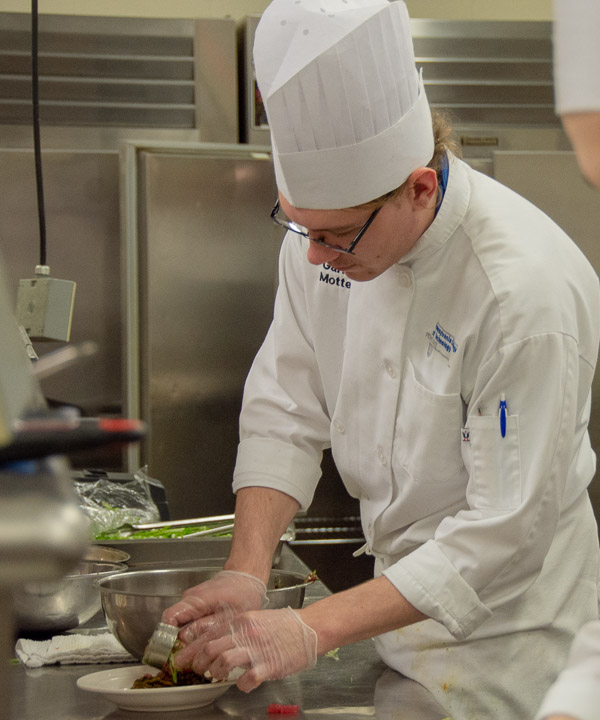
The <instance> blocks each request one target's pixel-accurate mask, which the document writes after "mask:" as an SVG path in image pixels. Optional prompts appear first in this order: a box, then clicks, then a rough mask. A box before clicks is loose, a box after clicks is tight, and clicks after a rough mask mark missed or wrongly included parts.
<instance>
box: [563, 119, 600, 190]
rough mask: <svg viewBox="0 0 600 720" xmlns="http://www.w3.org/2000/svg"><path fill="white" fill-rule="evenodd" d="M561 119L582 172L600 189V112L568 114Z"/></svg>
mask: <svg viewBox="0 0 600 720" xmlns="http://www.w3.org/2000/svg"><path fill="white" fill-rule="evenodd" d="M561 119H562V123H563V126H564V128H565V131H566V133H567V135H568V136H569V139H570V140H571V143H572V145H573V149H574V150H575V154H576V156H577V162H578V163H579V167H580V168H581V172H582V173H583V175H584V176H585V177H586V178H587V180H588V181H589V182H590V183H592V185H595V186H596V187H597V188H600V112H575V113H566V114H564V115H562V117H561Z"/></svg>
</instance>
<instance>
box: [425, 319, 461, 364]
mask: <svg viewBox="0 0 600 720" xmlns="http://www.w3.org/2000/svg"><path fill="white" fill-rule="evenodd" d="M425 337H426V338H427V340H428V341H429V346H428V347H427V357H431V356H432V355H433V353H434V352H436V353H438V354H439V355H441V356H442V357H443V358H444V359H445V360H446V361H447V362H448V364H450V358H451V357H452V355H453V354H454V353H455V352H456V351H457V350H458V345H457V344H456V341H455V339H454V335H452V333H449V332H448V331H447V330H445V329H444V328H443V327H442V326H441V325H440V324H439V322H436V324H435V327H434V328H433V330H432V331H431V332H426V333H425Z"/></svg>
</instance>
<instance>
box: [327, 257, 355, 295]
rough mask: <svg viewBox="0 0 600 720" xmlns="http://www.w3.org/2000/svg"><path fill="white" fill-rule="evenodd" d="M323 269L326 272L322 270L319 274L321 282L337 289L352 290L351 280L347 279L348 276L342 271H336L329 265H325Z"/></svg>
mask: <svg viewBox="0 0 600 720" xmlns="http://www.w3.org/2000/svg"><path fill="white" fill-rule="evenodd" d="M323 268H324V270H325V272H323V270H321V271H320V274H319V280H320V281H321V282H324V283H327V284H328V285H335V286H336V287H341V288H346V289H347V290H349V289H350V287H351V285H352V283H351V282H350V280H347V279H346V276H345V275H344V273H343V272H342V271H341V270H336V269H335V268H332V267H331V265H328V264H327V263H323ZM330 273H331V274H330Z"/></svg>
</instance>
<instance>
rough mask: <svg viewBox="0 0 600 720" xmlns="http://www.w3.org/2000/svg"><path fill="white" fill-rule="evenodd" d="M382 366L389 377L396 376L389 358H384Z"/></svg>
mask: <svg viewBox="0 0 600 720" xmlns="http://www.w3.org/2000/svg"><path fill="white" fill-rule="evenodd" d="M383 366H384V367H385V371H386V372H387V374H388V375H389V376H390V377H391V378H395V377H396V375H397V373H396V368H395V367H394V364H393V363H392V362H390V361H389V360H386V361H385V362H384V363H383Z"/></svg>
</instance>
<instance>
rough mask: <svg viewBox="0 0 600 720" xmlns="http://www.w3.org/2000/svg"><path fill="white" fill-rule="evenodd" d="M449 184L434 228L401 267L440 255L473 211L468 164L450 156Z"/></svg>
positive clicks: (400, 262) (434, 222)
mask: <svg viewBox="0 0 600 720" xmlns="http://www.w3.org/2000/svg"><path fill="white" fill-rule="evenodd" d="M448 165H449V173H448V184H447V186H446V192H445V194H444V199H443V202H442V204H441V206H440V209H439V211H438V213H437V215H436V216H435V218H434V220H433V222H432V223H431V225H430V226H429V227H428V228H427V230H425V232H424V233H423V234H422V235H421V237H420V238H419V239H418V240H417V242H416V243H415V244H414V246H413V247H412V248H411V249H410V250H409V251H408V252H407V253H406V255H404V257H402V258H401V260H400V261H399V262H398V264H399V265H409V266H410V265H412V263H413V262H414V261H415V260H420V259H421V258H425V257H429V256H430V255H432V254H433V253H435V252H437V251H438V250H439V249H440V248H441V247H442V246H443V245H445V244H446V241H447V240H448V239H449V238H450V237H451V236H452V235H453V234H454V233H455V232H456V229H457V228H458V226H459V225H460V224H461V222H462V220H463V218H464V216H465V214H466V212H467V208H468V207H469V201H470V199H471V185H470V183H469V177H468V172H469V168H468V166H467V165H466V163H465V162H463V161H462V160H459V159H458V158H457V157H455V156H454V155H453V154H452V153H450V152H448Z"/></svg>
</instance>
